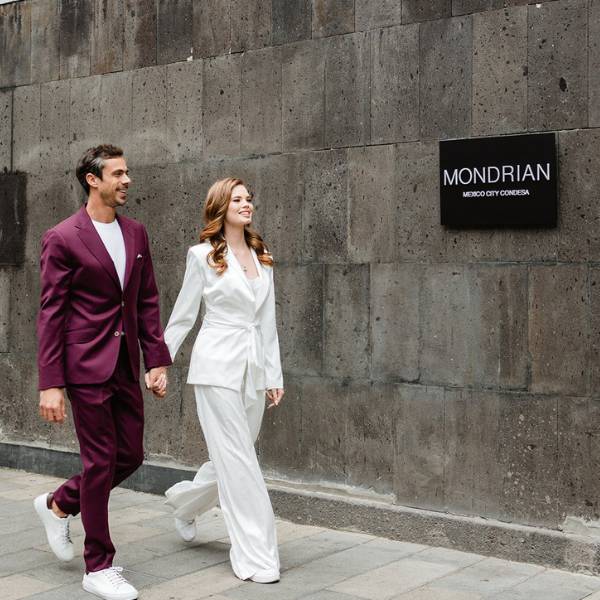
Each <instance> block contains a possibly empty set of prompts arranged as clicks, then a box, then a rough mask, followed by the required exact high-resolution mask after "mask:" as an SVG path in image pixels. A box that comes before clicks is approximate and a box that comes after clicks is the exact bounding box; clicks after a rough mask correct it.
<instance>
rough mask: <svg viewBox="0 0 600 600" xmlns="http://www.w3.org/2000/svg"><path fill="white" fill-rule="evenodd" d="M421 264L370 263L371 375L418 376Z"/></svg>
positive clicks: (408, 378) (391, 378)
mask: <svg viewBox="0 0 600 600" xmlns="http://www.w3.org/2000/svg"><path fill="white" fill-rule="evenodd" d="M422 272H423V267H422V266H421V265H416V264H407V263H400V264H373V265H371V280H370V284H369V288H370V290H371V297H370V299H369V307H370V321H371V344H372V358H371V361H372V370H371V373H372V377H373V378H374V379H385V380H391V381H397V380H403V381H414V380H417V379H418V377H419V329H420V324H419V299H420V295H421V286H422Z"/></svg>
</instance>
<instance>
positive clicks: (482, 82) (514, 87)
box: [473, 7, 527, 135]
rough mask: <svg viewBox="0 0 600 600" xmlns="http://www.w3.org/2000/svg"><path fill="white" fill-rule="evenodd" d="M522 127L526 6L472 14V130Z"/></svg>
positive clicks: (506, 130) (482, 131)
mask: <svg viewBox="0 0 600 600" xmlns="http://www.w3.org/2000/svg"><path fill="white" fill-rule="evenodd" d="M492 40H493V41H492ZM525 129H527V8H526V7H516V8H512V9H508V10H496V11H490V12H484V13H480V14H477V15H474V17H473V134H474V135H499V134H501V133H512V132H515V131H522V130H525Z"/></svg>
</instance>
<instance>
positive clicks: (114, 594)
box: [83, 567, 138, 600]
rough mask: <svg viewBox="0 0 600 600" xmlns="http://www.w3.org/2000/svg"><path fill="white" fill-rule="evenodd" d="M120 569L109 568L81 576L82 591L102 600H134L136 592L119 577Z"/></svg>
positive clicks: (121, 569)
mask: <svg viewBox="0 0 600 600" xmlns="http://www.w3.org/2000/svg"><path fill="white" fill-rule="evenodd" d="M122 572H123V568H122V567H109V568H108V569H102V570H101V571H93V572H91V573H86V574H85V575H84V576H83V589H84V590H85V591H86V592H89V593H90V594H95V595H96V596H98V597H100V598H104V600H135V599H136V598H137V597H138V591H137V590H136V589H135V588H134V587H133V586H132V585H131V584H130V583H129V581H127V579H125V577H123V575H121V573H122Z"/></svg>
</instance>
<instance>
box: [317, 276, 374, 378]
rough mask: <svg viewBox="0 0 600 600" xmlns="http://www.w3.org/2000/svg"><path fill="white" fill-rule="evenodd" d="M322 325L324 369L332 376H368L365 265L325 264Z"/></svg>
mask: <svg viewBox="0 0 600 600" xmlns="http://www.w3.org/2000/svg"><path fill="white" fill-rule="evenodd" d="M323 326H324V336H323V370H324V372H325V373H327V374H328V375H333V376H335V377H351V378H353V379H360V378H364V377H368V376H369V367H370V362H371V360H370V352H369V350H370V348H369V267H368V265H352V266H349V265H347V266H337V265H328V266H327V267H326V271H325V305H324V308H323Z"/></svg>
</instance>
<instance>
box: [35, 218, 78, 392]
mask: <svg viewBox="0 0 600 600" xmlns="http://www.w3.org/2000/svg"><path fill="white" fill-rule="evenodd" d="M71 277H72V267H71V265H70V264H69V254H68V250H67V247H66V244H65V242H64V240H63V238H62V236H61V235H60V234H59V233H58V232H56V231H54V230H52V229H50V230H49V231H47V232H46V233H45V234H44V237H43V239H42V252H41V256H40V283H41V293H40V310H39V313H38V319H37V338H38V375H39V389H40V390H46V389H48V388H53V387H59V388H61V387H65V383H66V378H65V364H64V351H65V339H64V328H65V316H66V312H67V309H68V306H69V287H70V285H71Z"/></svg>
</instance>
